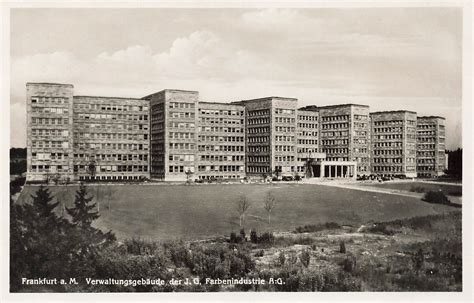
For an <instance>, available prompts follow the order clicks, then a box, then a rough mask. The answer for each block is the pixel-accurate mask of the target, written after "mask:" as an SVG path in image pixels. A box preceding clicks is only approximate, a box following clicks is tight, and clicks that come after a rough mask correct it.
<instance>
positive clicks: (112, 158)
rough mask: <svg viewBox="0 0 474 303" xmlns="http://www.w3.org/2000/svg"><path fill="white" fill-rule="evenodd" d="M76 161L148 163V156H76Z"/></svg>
mask: <svg viewBox="0 0 474 303" xmlns="http://www.w3.org/2000/svg"><path fill="white" fill-rule="evenodd" d="M74 160H75V161H76V160H77V161H92V160H94V161H95V160H101V161H148V155H147V154H74Z"/></svg>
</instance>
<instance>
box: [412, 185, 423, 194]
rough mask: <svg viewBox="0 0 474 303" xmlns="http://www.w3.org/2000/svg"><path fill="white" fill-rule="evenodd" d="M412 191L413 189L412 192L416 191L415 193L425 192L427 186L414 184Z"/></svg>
mask: <svg viewBox="0 0 474 303" xmlns="http://www.w3.org/2000/svg"><path fill="white" fill-rule="evenodd" d="M410 191H411V192H415V193H424V192H425V188H424V187H423V186H417V185H413V186H412V187H411V188H410Z"/></svg>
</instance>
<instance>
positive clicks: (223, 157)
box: [199, 155, 245, 162]
mask: <svg viewBox="0 0 474 303" xmlns="http://www.w3.org/2000/svg"><path fill="white" fill-rule="evenodd" d="M244 159H245V156H244V155H200V156H199V160H200V161H210V162H217V161H218V162H223V161H232V162H237V161H244Z"/></svg>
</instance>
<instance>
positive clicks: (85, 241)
mask: <svg viewBox="0 0 474 303" xmlns="http://www.w3.org/2000/svg"><path fill="white" fill-rule="evenodd" d="M93 199H94V197H93V196H89V193H88V192H87V187H86V186H85V185H84V184H82V183H81V185H80V186H79V189H78V190H77V191H76V196H75V200H74V207H72V208H66V211H67V212H68V214H69V215H70V216H71V221H72V226H73V228H71V229H70V231H69V235H68V236H69V237H70V242H71V248H70V249H71V250H72V251H73V252H74V262H75V264H77V266H78V267H79V268H81V267H80V266H79V265H82V268H83V270H80V273H82V275H83V276H87V275H88V274H89V273H90V271H92V270H93V267H92V265H91V262H93V259H94V258H93V256H96V254H97V251H98V249H99V248H101V247H102V246H104V245H105V246H106V245H108V244H109V243H111V242H112V241H114V240H115V236H114V235H113V234H112V233H111V232H110V231H109V232H107V233H105V234H104V233H103V232H102V231H101V230H99V229H96V228H94V227H93V226H92V222H93V221H94V220H96V219H98V218H99V217H100V215H99V213H98V212H97V211H94V209H95V207H96V204H95V203H92V200H93Z"/></svg>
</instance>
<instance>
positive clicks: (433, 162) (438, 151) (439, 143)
mask: <svg viewBox="0 0 474 303" xmlns="http://www.w3.org/2000/svg"><path fill="white" fill-rule="evenodd" d="M444 121H445V120H444V118H443V117H433V116H429V117H418V118H417V128H416V131H417V133H416V169H417V173H418V176H419V177H437V176H441V175H443V174H444V170H445V169H446V157H445V137H446V133H445V129H444Z"/></svg>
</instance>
